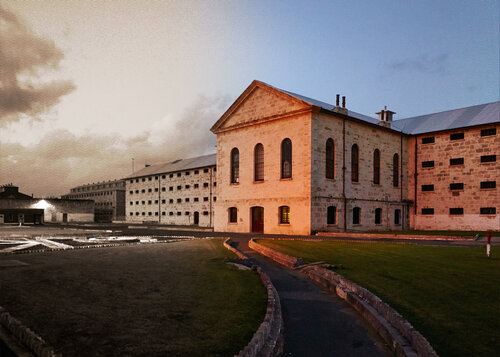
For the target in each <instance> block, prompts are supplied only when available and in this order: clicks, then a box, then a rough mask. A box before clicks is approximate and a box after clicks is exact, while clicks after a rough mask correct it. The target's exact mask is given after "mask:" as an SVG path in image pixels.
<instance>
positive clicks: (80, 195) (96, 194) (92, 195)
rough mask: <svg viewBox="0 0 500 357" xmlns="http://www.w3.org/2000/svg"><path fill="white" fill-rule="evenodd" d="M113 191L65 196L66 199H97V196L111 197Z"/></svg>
mask: <svg viewBox="0 0 500 357" xmlns="http://www.w3.org/2000/svg"><path fill="white" fill-rule="evenodd" d="M112 194H113V191H101V192H90V193H80V194H78V195H65V196H64V197H67V198H70V199H71V198H85V197H99V196H111V195H112Z"/></svg>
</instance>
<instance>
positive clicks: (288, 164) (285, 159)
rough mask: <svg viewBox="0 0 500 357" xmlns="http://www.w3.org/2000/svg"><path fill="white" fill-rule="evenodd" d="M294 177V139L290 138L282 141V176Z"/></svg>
mask: <svg viewBox="0 0 500 357" xmlns="http://www.w3.org/2000/svg"><path fill="white" fill-rule="evenodd" d="M291 177H292V141H291V140H290V139H288V138H286V139H284V140H283V141H282V142H281V178H282V179H283V178H291Z"/></svg>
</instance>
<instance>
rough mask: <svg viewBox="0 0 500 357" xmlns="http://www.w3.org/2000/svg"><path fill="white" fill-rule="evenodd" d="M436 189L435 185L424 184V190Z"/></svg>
mask: <svg viewBox="0 0 500 357" xmlns="http://www.w3.org/2000/svg"><path fill="white" fill-rule="evenodd" d="M426 191H434V185H422V192H426Z"/></svg>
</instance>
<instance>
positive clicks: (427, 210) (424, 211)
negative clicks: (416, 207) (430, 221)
mask: <svg viewBox="0 0 500 357" xmlns="http://www.w3.org/2000/svg"><path fill="white" fill-rule="evenodd" d="M422 214H423V215H433V214H434V208H422Z"/></svg>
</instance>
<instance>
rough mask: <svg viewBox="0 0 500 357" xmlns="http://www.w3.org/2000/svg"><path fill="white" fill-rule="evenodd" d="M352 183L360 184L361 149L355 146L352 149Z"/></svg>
mask: <svg viewBox="0 0 500 357" xmlns="http://www.w3.org/2000/svg"><path fill="white" fill-rule="evenodd" d="M351 181H352V182H359V148H358V145H357V144H354V145H353V146H352V149H351Z"/></svg>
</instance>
